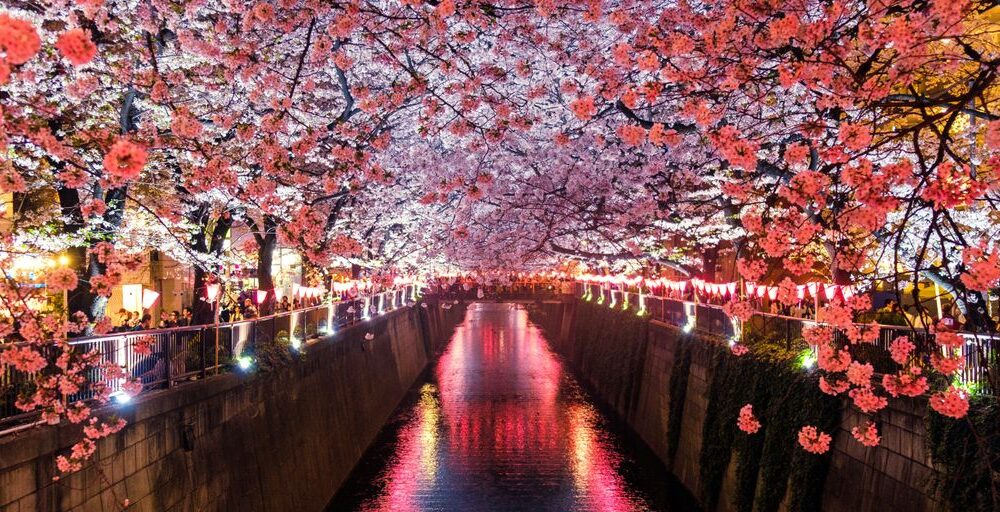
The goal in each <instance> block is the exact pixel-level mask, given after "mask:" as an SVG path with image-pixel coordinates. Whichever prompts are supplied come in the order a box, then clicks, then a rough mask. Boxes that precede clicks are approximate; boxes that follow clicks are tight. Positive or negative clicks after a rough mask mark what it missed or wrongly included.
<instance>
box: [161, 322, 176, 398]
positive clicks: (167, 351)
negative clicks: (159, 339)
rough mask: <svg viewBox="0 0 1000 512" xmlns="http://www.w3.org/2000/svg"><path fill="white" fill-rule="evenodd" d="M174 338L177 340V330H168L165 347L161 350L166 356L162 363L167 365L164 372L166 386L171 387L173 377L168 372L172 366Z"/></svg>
mask: <svg viewBox="0 0 1000 512" xmlns="http://www.w3.org/2000/svg"><path fill="white" fill-rule="evenodd" d="M176 340H177V332H176V331H170V333H168V334H167V348H166V349H165V350H164V351H163V353H164V357H165V358H166V361H164V363H165V364H166V365H167V372H166V373H167V388H170V387H173V379H172V378H171V377H170V374H171V370H172V367H173V366H174V358H173V353H174V351H173V348H174V342H175V341H176Z"/></svg>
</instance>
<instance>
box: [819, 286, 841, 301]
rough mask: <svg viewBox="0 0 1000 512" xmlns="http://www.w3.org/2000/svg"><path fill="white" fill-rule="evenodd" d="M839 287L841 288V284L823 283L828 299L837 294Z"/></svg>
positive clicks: (824, 292)
mask: <svg viewBox="0 0 1000 512" xmlns="http://www.w3.org/2000/svg"><path fill="white" fill-rule="evenodd" d="M838 288H840V286H837V285H835V284H826V285H823V294H824V295H826V300H833V298H834V297H836V296H837V289H838Z"/></svg>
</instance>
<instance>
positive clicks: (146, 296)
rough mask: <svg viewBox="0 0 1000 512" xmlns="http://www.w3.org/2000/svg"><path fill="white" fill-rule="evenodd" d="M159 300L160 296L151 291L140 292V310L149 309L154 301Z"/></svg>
mask: <svg viewBox="0 0 1000 512" xmlns="http://www.w3.org/2000/svg"><path fill="white" fill-rule="evenodd" d="M158 298H160V294H159V293H157V292H155V291H153V290H142V309H149V308H151V307H153V304H156V299H158Z"/></svg>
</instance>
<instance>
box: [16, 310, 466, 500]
mask: <svg viewBox="0 0 1000 512" xmlns="http://www.w3.org/2000/svg"><path fill="white" fill-rule="evenodd" d="M463 318H464V307H463V306H461V305H456V306H454V307H452V308H450V309H444V308H441V307H440V306H439V305H438V304H435V303H432V304H429V307H426V308H424V307H412V308H404V309H400V310H396V311H393V312H391V313H388V314H386V315H384V316H381V317H378V318H376V319H373V320H370V321H368V322H367V323H364V324H360V325H357V326H354V327H350V328H347V329H344V330H343V331H342V332H340V333H338V334H337V335H335V336H334V337H332V338H328V339H323V340H320V341H319V342H317V343H315V344H311V345H309V346H308V347H307V349H306V351H305V355H304V356H303V357H302V358H301V360H297V361H293V362H291V363H290V364H288V365H287V366H285V367H282V368H280V369H278V370H274V371H272V372H269V373H253V374H249V375H245V374H241V373H230V374H226V375H220V376H215V377H211V378H208V379H205V380H202V381H200V382H192V383H187V384H184V385H182V386H179V387H176V388H173V389H170V390H164V391H158V392H151V393H148V394H146V395H143V396H142V397H140V399H138V400H136V401H135V403H134V404H129V405H127V406H122V407H120V408H117V409H115V410H116V411H117V412H118V413H119V414H121V415H122V416H123V417H124V418H125V419H126V420H127V421H128V426H127V427H126V428H125V429H124V430H123V431H122V432H120V433H118V434H117V435H114V436H112V437H109V438H107V439H105V440H102V441H101V442H100V444H99V447H98V451H97V453H96V456H95V459H94V460H95V461H96V462H95V463H94V464H91V465H90V466H88V467H86V468H85V469H83V470H82V471H80V472H77V473H75V474H72V475H70V476H67V477H65V478H63V479H61V480H59V481H53V475H55V468H54V461H55V457H56V455H57V454H58V453H61V451H62V450H65V449H66V448H67V447H69V446H71V445H72V444H73V443H74V442H76V441H77V440H78V439H79V438H80V429H79V426H59V427H41V428H33V429H29V430H26V431H23V432H21V433H18V434H14V435H8V436H5V437H3V438H0V512H27V511H36V510H38V511H110V510H121V506H120V504H121V503H122V502H123V501H124V500H126V499H128V500H129V501H130V502H131V507H130V508H128V510H130V511H131V510H135V511H150V512H154V511H155V512H165V511H206V510H219V511H234V510H238V511H241V512H247V511H258V510H259V511H288V510H322V509H323V508H324V507H325V505H326V504H327V503H328V502H329V500H330V499H331V498H332V497H333V495H334V494H335V492H336V491H337V489H338V488H339V487H340V485H341V483H342V482H343V481H344V480H345V479H346V477H347V475H348V474H349V473H350V471H351V469H352V468H353V467H354V465H355V464H356V463H357V461H358V460H359V459H360V458H361V456H362V454H363V452H364V451H365V449H366V448H367V447H368V446H369V444H370V443H371V442H372V441H373V440H374V438H375V436H376V435H377V434H378V432H379V430H380V429H381V427H382V426H383V424H384V423H385V422H386V421H387V420H388V418H389V417H390V415H391V413H392V412H393V410H394V409H395V408H396V406H397V405H398V404H399V402H400V401H401V400H402V399H403V398H404V396H405V394H406V392H407V390H408V389H409V388H410V387H411V385H412V384H413V383H414V382H415V381H416V379H418V378H419V377H420V375H421V373H422V372H423V370H424V369H425V367H426V366H427V364H428V363H429V362H430V361H431V360H432V359H433V357H434V355H435V354H436V353H437V351H438V350H439V349H440V348H441V347H442V346H443V345H444V344H445V343H446V342H447V341H448V339H449V338H450V337H451V334H452V332H453V331H454V328H455V326H456V325H457V324H458V323H460V322H461V321H462V319H463ZM368 332H371V333H373V334H374V335H375V339H374V341H370V342H366V341H365V335H366V334H367V333H368ZM109 412H110V411H109Z"/></svg>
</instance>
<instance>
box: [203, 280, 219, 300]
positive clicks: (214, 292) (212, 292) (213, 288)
mask: <svg viewBox="0 0 1000 512" xmlns="http://www.w3.org/2000/svg"><path fill="white" fill-rule="evenodd" d="M219 291H220V290H219V283H213V284H210V285H207V286H205V295H206V296H207V297H208V301H209V302H215V299H216V298H218V297H219Z"/></svg>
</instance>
